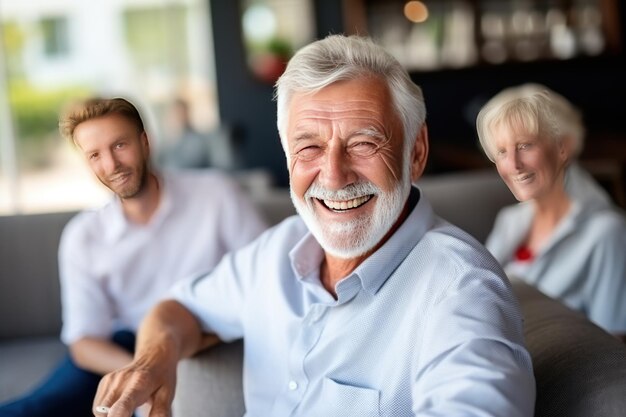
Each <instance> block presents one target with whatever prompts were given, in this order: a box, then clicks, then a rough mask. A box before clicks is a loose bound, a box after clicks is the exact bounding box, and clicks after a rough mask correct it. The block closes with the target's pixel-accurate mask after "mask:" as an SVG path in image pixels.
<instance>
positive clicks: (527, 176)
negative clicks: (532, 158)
mask: <svg viewBox="0 0 626 417" xmlns="http://www.w3.org/2000/svg"><path fill="white" fill-rule="evenodd" d="M533 176H534V174H524V175H518V176H517V177H515V182H525V181H528V180H529V179H531V178H532V177H533Z"/></svg>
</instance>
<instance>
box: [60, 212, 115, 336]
mask: <svg viewBox="0 0 626 417" xmlns="http://www.w3.org/2000/svg"><path fill="white" fill-rule="evenodd" d="M79 216H81V215H79ZM92 250H93V242H91V241H90V239H89V234H88V233H87V231H86V224H85V222H84V218H81V217H79V218H74V219H72V220H71V221H70V223H68V225H67V226H66V227H65V230H64V231H63V233H62V235H61V242H60V244H59V276H60V280H61V304H62V310H63V314H62V317H63V327H62V330H61V340H62V341H63V342H64V343H65V344H67V345H69V344H71V343H73V342H75V341H77V340H78V339H80V338H82V337H86V336H92V337H108V336H110V334H111V332H112V329H113V314H114V313H113V310H114V308H113V306H112V305H111V302H110V301H109V299H108V297H107V295H106V291H105V289H104V288H103V285H104V284H103V279H102V277H98V273H97V268H95V266H94V264H93V259H92V258H93V256H92V255H91V253H92V252H91V251H92Z"/></svg>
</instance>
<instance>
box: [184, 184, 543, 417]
mask: <svg viewBox="0 0 626 417" xmlns="http://www.w3.org/2000/svg"><path fill="white" fill-rule="evenodd" d="M417 196H418V192H417V190H414V191H413V193H412V200H413V201H415V200H417ZM323 257H324V252H323V250H322V248H321V247H320V245H319V244H318V243H317V241H316V240H315V238H314V237H313V236H312V235H311V234H310V233H309V232H308V230H307V228H306V226H305V225H304V223H303V222H302V220H301V219H300V218H299V217H297V216H294V217H292V218H289V219H287V220H285V221H284V222H282V223H281V224H279V225H278V226H276V227H275V228H273V229H271V230H269V231H268V232H266V233H265V234H264V235H262V236H261V237H260V238H259V239H257V240H256V241H255V242H253V243H252V244H251V245H249V246H248V247H246V248H244V249H243V250H240V251H238V252H236V253H233V254H230V255H227V256H226V257H225V258H224V259H223V261H222V262H221V263H220V264H219V265H218V266H217V267H216V269H215V270H214V271H213V272H212V273H210V274H209V275H206V276H202V277H200V278H195V279H190V280H188V281H186V282H184V283H181V284H180V285H178V286H177V287H176V288H175V289H174V297H175V298H176V299H177V300H178V301H180V302H181V303H183V304H184V305H186V306H187V307H188V308H189V309H190V311H191V312H192V313H193V314H194V315H195V316H196V317H197V318H198V320H199V321H200V323H201V324H202V326H203V327H204V329H205V330H206V331H207V332H215V333H216V334H217V335H218V336H219V337H220V338H221V339H222V340H225V341H230V340H234V339H237V338H241V337H244V339H245V344H244V345H245V348H244V349H245V354H244V397H245V401H246V409H247V414H246V416H248V417H270V416H271V417H279V416H307V417H316V416H319V417H332V416H359V417H367V416H393V417H400V416H414V415H418V416H447V417H451V416H507V417H516V416H532V415H533V409H534V401H535V382H534V378H533V374H532V366H531V361H530V357H529V355H528V353H527V352H526V350H525V348H524V345H523V336H522V320H521V314H520V312H519V309H518V305H517V302H516V300H515V298H514V296H513V295H512V292H511V289H510V286H509V284H508V281H507V280H506V279H505V278H504V275H503V272H502V270H501V268H500V267H499V266H498V264H497V262H496V261H495V260H494V259H493V258H492V257H491V256H490V255H489V254H488V252H487V251H486V250H485V249H484V248H483V247H482V246H481V245H480V244H478V243H477V242H476V241H475V240H474V239H473V238H471V237H470V236H469V235H468V234H466V233H464V232H462V231H461V230H460V229H458V228H456V227H455V226H452V225H451V224H449V223H447V222H445V221H443V220H441V219H440V218H438V217H436V216H435V215H434V213H433V211H432V208H431V206H430V204H429V203H428V201H427V200H426V198H424V197H422V198H420V199H419V203H417V204H416V205H415V207H414V208H413V210H412V212H411V213H410V215H409V217H408V218H407V219H406V220H405V221H404V223H403V224H402V225H401V227H400V228H398V230H397V231H396V232H395V233H394V234H393V235H392V236H391V237H390V239H389V240H388V241H387V242H386V243H385V244H384V245H383V246H382V247H381V248H380V249H379V250H377V251H376V252H375V253H374V254H372V255H371V256H370V257H369V258H367V260H366V261H365V262H363V263H362V264H361V265H359V267H358V268H357V269H355V270H354V272H352V273H351V274H350V275H348V276H347V277H345V278H344V279H343V280H342V281H340V282H339V283H338V284H337V286H336V293H337V300H335V299H334V298H333V297H332V296H331V295H330V294H329V293H328V292H327V291H326V290H325V289H324V287H323V286H322V284H321V282H320V279H319V271H320V264H321V262H322V260H323Z"/></svg>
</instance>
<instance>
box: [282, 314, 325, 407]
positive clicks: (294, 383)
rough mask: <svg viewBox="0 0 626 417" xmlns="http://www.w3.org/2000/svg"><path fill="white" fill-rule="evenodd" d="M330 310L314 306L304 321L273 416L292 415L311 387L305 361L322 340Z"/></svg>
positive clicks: (290, 354)
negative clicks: (309, 386)
mask: <svg viewBox="0 0 626 417" xmlns="http://www.w3.org/2000/svg"><path fill="white" fill-rule="evenodd" d="M329 308H330V307H329V306H326V305H323V304H313V305H311V307H310V308H309V310H308V312H307V314H306V315H305V316H304V318H303V319H302V325H301V326H300V329H299V331H298V335H297V337H296V338H295V340H294V343H293V344H292V347H291V350H290V352H289V357H288V370H289V375H288V377H287V379H286V380H285V381H284V387H283V390H282V392H281V394H280V395H279V398H278V399H277V401H276V403H275V405H274V410H273V412H272V415H273V416H289V415H292V413H293V412H294V410H295V409H296V408H297V407H298V404H300V402H301V401H302V399H303V398H304V395H305V394H306V390H307V388H308V385H309V379H308V377H307V375H306V373H305V370H304V365H305V361H306V358H307V356H308V355H309V354H310V353H311V352H312V351H313V349H314V348H315V346H316V345H317V343H318V342H319V340H320V336H321V334H322V331H323V329H324V324H325V321H326V319H327V316H328V315H327V314H326V312H327V311H328V309H329Z"/></svg>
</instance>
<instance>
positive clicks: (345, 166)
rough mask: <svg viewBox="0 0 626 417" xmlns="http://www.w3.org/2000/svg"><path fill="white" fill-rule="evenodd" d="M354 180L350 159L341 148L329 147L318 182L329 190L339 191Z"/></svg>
mask: <svg viewBox="0 0 626 417" xmlns="http://www.w3.org/2000/svg"><path fill="white" fill-rule="evenodd" d="M355 180H356V174H355V173H354V171H353V170H352V167H351V163H350V157H349V155H348V154H347V152H346V151H345V149H344V148H343V147H342V146H329V147H328V149H327V152H326V155H325V158H324V163H323V165H322V168H321V170H320V181H321V182H322V184H323V185H324V186H325V187H327V188H329V189H331V190H339V189H341V188H343V187H345V186H346V185H348V184H351V183H353V182H354V181H355Z"/></svg>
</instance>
